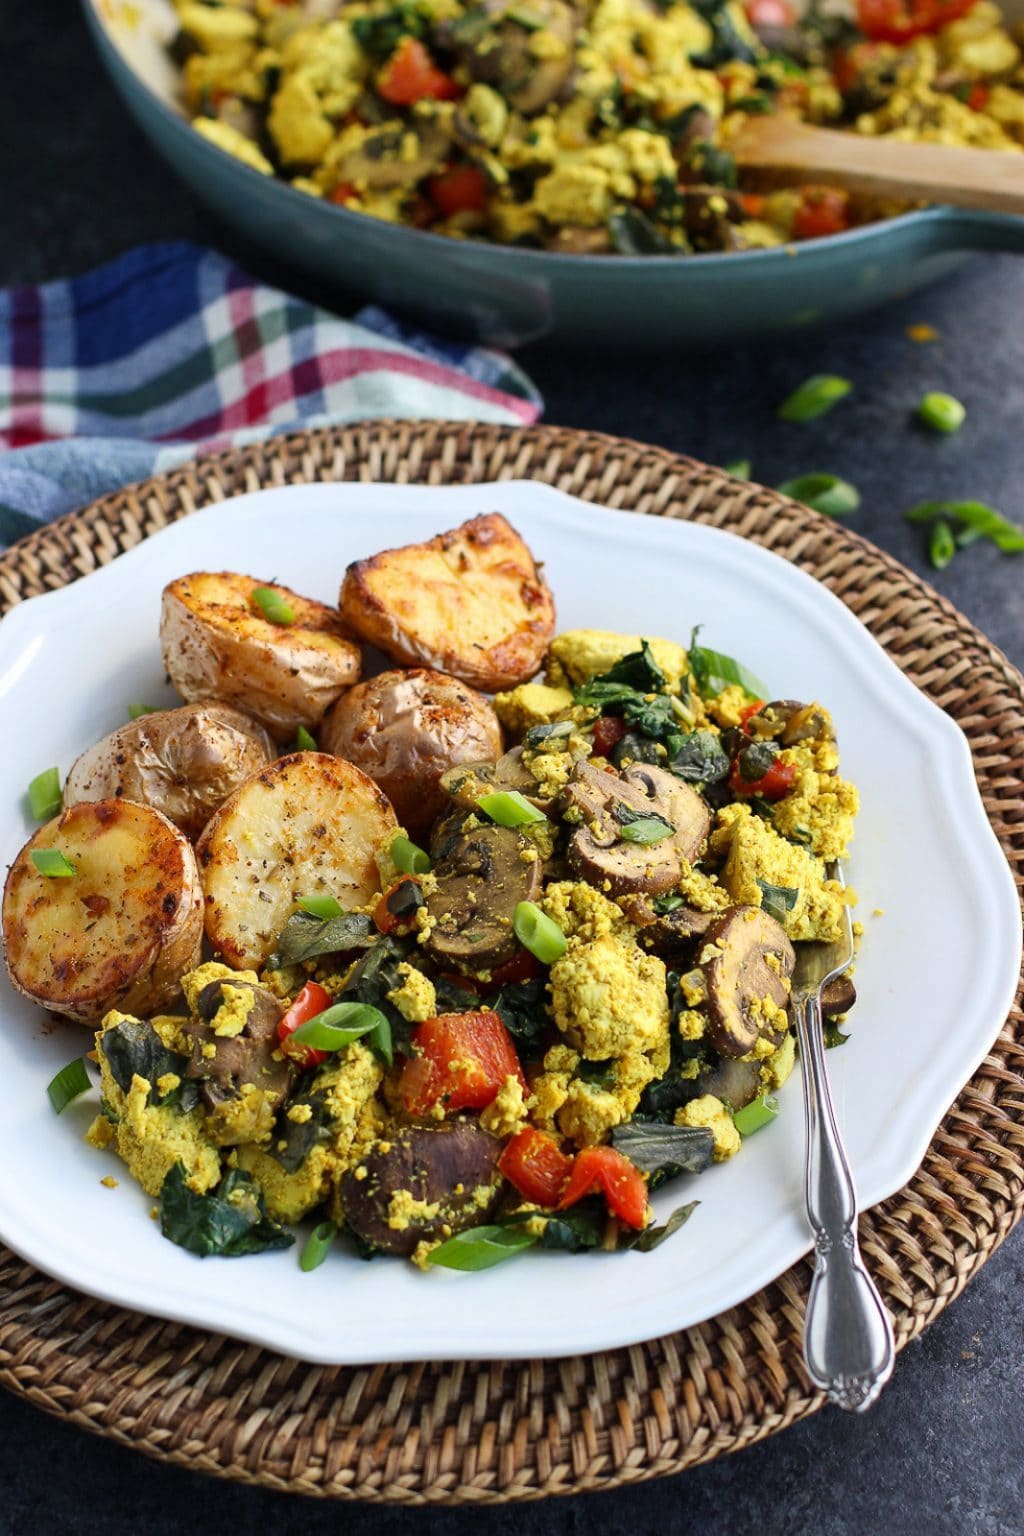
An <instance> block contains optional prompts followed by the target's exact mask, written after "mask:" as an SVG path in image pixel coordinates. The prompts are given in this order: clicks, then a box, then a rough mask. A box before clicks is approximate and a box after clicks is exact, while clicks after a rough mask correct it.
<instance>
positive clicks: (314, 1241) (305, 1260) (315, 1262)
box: [299, 1221, 338, 1275]
mask: <svg viewBox="0 0 1024 1536" xmlns="http://www.w3.org/2000/svg"><path fill="white" fill-rule="evenodd" d="M337 1230H338V1227H337V1223H336V1222H333V1221H320V1222H318V1223H317V1225H316V1226H315V1227H314V1228H313V1230H312V1232H311V1233H310V1234H309V1236H308V1237H307V1238H306V1242H305V1246H304V1247H303V1249H302V1252H301V1254H300V1255H299V1268H300V1269H301V1270H302V1271H303V1273H304V1274H307V1275H308V1274H309V1272H310V1270H312V1269H319V1268H320V1265H321V1264H322V1263H323V1261H324V1259H326V1257H327V1255H328V1254H329V1253H330V1251H331V1244H332V1243H333V1242H334V1238H335V1234H336V1233H337Z"/></svg>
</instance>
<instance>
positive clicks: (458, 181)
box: [427, 165, 490, 219]
mask: <svg viewBox="0 0 1024 1536" xmlns="http://www.w3.org/2000/svg"><path fill="white" fill-rule="evenodd" d="M489 191H490V188H489V185H488V181H487V177H486V176H485V175H484V173H483V171H481V170H479V169H478V168H477V166H475V165H453V166H450V167H449V169H448V170H447V171H442V172H441V175H440V176H432V177H431V178H430V180H429V181H428V182H427V192H428V193H429V194H430V200H431V202H432V203H433V204H434V206H435V208H436V209H437V211H438V212H439V213H443V214H444V216H445V218H446V219H448V218H451V216H452V215H453V214H455V213H479V212H481V211H482V210H483V209H484V208H486V207H487V197H488V193H489Z"/></svg>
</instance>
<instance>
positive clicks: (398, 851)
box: [391, 837, 430, 875]
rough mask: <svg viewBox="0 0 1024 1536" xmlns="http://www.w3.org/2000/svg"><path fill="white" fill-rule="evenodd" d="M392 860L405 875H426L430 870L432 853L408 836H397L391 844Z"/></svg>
mask: <svg viewBox="0 0 1024 1536" xmlns="http://www.w3.org/2000/svg"><path fill="white" fill-rule="evenodd" d="M391 862H392V864H393V865H394V866H395V868H396V869H397V870H398V871H399V872H400V873H401V874H403V875H426V874H428V873H429V872H430V855H429V853H424V851H423V849H422V848H417V846H416V844H415V843H414V842H412V841H411V840H410V839H409V838H407V837H396V838H395V839H394V841H393V842H392V844H391Z"/></svg>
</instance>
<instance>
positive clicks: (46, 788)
mask: <svg viewBox="0 0 1024 1536" xmlns="http://www.w3.org/2000/svg"><path fill="white" fill-rule="evenodd" d="M28 803H29V808H30V810H31V812H32V815H33V816H34V817H35V819H36V821H49V820H50V818H51V817H53V816H56V814H57V812H58V811H59V810H60V808H61V803H62V797H61V792H60V774H59V773H58V772H57V770H56V768H45V769H44V770H43V772H42V773H37V774H36V776H35V778H34V779H33V780H32V782H31V783H30V784H29V786H28Z"/></svg>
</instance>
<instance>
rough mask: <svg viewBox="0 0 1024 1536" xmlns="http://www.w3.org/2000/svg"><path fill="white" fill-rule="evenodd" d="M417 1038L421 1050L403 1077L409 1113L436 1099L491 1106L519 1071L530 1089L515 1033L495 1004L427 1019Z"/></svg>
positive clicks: (452, 1106)
mask: <svg viewBox="0 0 1024 1536" xmlns="http://www.w3.org/2000/svg"><path fill="white" fill-rule="evenodd" d="M412 1043H413V1045H414V1046H415V1048H416V1052H417V1054H416V1055H415V1056H410V1057H409V1060H408V1061H407V1062H406V1064H405V1066H404V1067H403V1069H402V1077H401V1081H400V1083H399V1093H400V1094H401V1098H402V1103H403V1105H404V1106H405V1109H406V1112H407V1113H408V1114H410V1115H426V1114H428V1113H429V1112H430V1110H431V1109H433V1107H434V1105H435V1104H443V1105H444V1108H445V1109H446V1110H457V1109H486V1108H487V1105H488V1104H490V1103H492V1102H493V1100H494V1099H495V1098H496V1097H497V1094H498V1092H499V1090H500V1089H501V1087H502V1084H503V1083H504V1081H505V1079H506V1077H514V1078H515V1079H516V1080H517V1081H518V1082H519V1083H520V1084H521V1086H522V1089H523V1092H524V1093H525V1092H526V1079H525V1077H524V1076H523V1069H522V1067H521V1066H520V1065H519V1057H518V1056H517V1055H516V1048H515V1046H514V1045H513V1043H512V1037H511V1035H510V1034H509V1032H508V1030H507V1029H506V1028H505V1026H504V1024H503V1023H502V1022H501V1019H500V1018H499V1017H498V1015H497V1014H496V1013H493V1012H492V1011H491V1010H490V1009H483V1010H481V1012H479V1013H442V1014H439V1015H438V1017H437V1018H434V1019H424V1021H423V1023H422V1024H417V1026H416V1028H415V1030H414V1031H413V1036H412Z"/></svg>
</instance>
